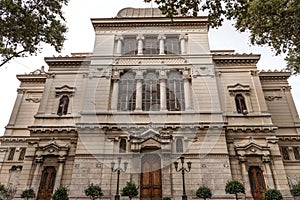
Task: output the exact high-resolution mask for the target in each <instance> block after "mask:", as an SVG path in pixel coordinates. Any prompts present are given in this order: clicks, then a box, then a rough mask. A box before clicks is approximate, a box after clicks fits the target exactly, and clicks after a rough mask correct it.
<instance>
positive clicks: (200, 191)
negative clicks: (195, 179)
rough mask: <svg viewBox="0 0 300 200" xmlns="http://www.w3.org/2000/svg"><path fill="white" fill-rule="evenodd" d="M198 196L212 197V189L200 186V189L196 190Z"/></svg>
mask: <svg viewBox="0 0 300 200" xmlns="http://www.w3.org/2000/svg"><path fill="white" fill-rule="evenodd" d="M196 196H197V197H199V198H203V199H204V200H205V199H206V198H211V196H212V192H211V189H209V188H208V187H206V186H204V185H203V186H201V187H199V188H198V190H197V191H196Z"/></svg>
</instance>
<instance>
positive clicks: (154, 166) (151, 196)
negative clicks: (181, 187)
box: [140, 154, 162, 200]
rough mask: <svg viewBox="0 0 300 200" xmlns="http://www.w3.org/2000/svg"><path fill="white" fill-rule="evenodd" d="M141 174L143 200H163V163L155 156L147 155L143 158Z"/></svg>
mask: <svg viewBox="0 0 300 200" xmlns="http://www.w3.org/2000/svg"><path fill="white" fill-rule="evenodd" d="M141 169H142V173H141V184H140V185H141V192H140V194H141V200H161V199H162V186H161V185H162V182H161V161H160V157H159V156H158V155H155V154H150V155H145V156H144V157H143V158H142V167H141Z"/></svg>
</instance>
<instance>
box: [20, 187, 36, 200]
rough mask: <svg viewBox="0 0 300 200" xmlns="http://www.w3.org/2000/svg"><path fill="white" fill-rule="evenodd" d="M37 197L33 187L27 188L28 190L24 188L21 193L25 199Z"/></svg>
mask: <svg viewBox="0 0 300 200" xmlns="http://www.w3.org/2000/svg"><path fill="white" fill-rule="evenodd" d="M34 197H35V192H34V190H33V189H32V188H30V189H27V190H24V191H23V192H22V194H21V198H24V199H27V200H28V199H31V198H34Z"/></svg>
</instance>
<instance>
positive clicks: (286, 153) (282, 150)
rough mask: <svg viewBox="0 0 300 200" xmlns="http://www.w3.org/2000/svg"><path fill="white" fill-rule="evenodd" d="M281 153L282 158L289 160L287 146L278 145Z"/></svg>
mask: <svg viewBox="0 0 300 200" xmlns="http://www.w3.org/2000/svg"><path fill="white" fill-rule="evenodd" d="M280 151H281V155H282V158H283V160H290V155H289V148H288V147H280Z"/></svg>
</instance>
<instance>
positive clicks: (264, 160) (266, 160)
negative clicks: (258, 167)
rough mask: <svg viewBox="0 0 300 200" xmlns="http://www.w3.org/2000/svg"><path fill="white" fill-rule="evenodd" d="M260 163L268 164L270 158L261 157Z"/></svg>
mask: <svg viewBox="0 0 300 200" xmlns="http://www.w3.org/2000/svg"><path fill="white" fill-rule="evenodd" d="M262 161H263V162H264V163H268V162H270V161H271V158H270V156H263V157H262Z"/></svg>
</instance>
